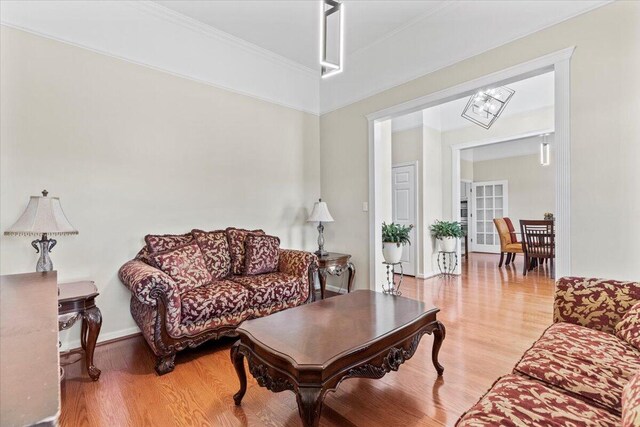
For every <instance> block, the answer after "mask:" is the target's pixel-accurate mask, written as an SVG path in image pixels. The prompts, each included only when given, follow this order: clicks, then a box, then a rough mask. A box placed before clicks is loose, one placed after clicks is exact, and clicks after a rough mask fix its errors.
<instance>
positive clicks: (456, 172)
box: [366, 47, 575, 290]
mask: <svg viewBox="0 0 640 427" xmlns="http://www.w3.org/2000/svg"><path fill="white" fill-rule="evenodd" d="M574 50H575V47H570V48H567V49H563V50H560V51H557V52H554V53H551V54H548V55H545V56H542V57H539V58H536V59H533V60H531V61H528V62H525V63H522V64H518V65H515V66H512V67H510V68H507V69H504V70H502V71H499V72H495V73H493V74H490V75H486V76H484V77H480V78H477V79H475V80H471V81H468V82H466V83H462V84H459V85H457V86H453V87H450V88H447V89H444V90H441V91H439V92H435V93H432V94H430V95H426V96H423V97H420V98H417V99H414V100H411V101H407V102H405V103H403V104H399V105H396V106H393V107H390V108H386V109H384V110H380V111H377V112H374V113H371V114H368V115H367V116H366V117H367V120H368V123H369V126H368V128H369V229H370V245H369V247H370V263H369V268H370V275H371V281H372V287H375V289H377V290H380V289H381V285H382V283H383V282H384V270H383V268H381V266H382V253H381V252H382V251H381V247H382V235H381V230H380V224H381V223H382V222H383V220H386V221H388V220H390V219H391V206H390V205H391V192H390V191H388V190H387V191H383V190H384V189H385V187H386V188H389V187H390V186H391V182H390V180H391V173H390V169H391V165H390V162H389V164H388V166H387V163H386V162H387V161H388V160H386V159H387V158H388V151H389V146H390V140H391V123H390V122H391V119H393V118H396V117H399V116H402V115H406V114H410V113H415V112H417V111H424V110H426V109H428V108H431V107H435V106H438V105H441V104H444V103H447V102H449V101H454V100H457V99H460V98H462V97H470V96H471V95H474V94H476V93H477V91H478V90H479V89H481V88H490V87H497V86H504V85H508V84H511V83H513V82H517V81H520V80H523V79H526V78H529V77H534V76H538V75H541V74H545V73H548V72H550V71H553V72H554V83H553V84H554V89H555V92H554V105H555V110H554V122H555V148H556V152H555V163H554V167H553V170H554V172H555V176H556V179H555V187H556V188H555V190H556V191H555V194H556V199H555V218H556V221H555V223H556V260H557V263H556V265H557V266H556V271H557V274H558V275H559V276H560V275H567V274H570V273H571V256H570V252H571V247H570V235H571V230H570V201H571V198H570V180H569V177H570V154H571V153H570V121H569V113H570V108H569V103H570V61H571V56H572V54H573V51H574ZM551 131H554V129H551ZM536 134H538V132H536ZM489 139H491V138H489ZM435 149H436V150H441V146H436V147H435ZM461 149H463V148H462V147H455V148H454V147H453V146H452V147H451V150H450V151H449V150H442V151H441V152H440V151H437V152H425V156H424V157H425V158H427V157H429V156H430V157H431V158H433V159H440V162H439V166H438V165H431V164H430V165H429V167H427V165H426V164H425V165H423V168H424V174H423V175H424V178H423V181H424V183H425V184H427V183H428V182H430V181H429V180H430V179H431V177H429V176H428V174H429V173H432V172H433V176H436V177H437V176H439V177H440V178H439V179H440V180H442V181H443V184H444V186H445V191H444V192H443V193H445V194H447V196H446V197H447V198H449V196H448V194H450V193H451V192H450V191H448V186H449V185H451V189H452V193H453V197H451V199H450V200H448V201H447V202H446V203H444V202H443V201H442V198H437V196H436V199H437V200H439V202H438V203H439V204H440V205H439V209H440V211H441V212H443V214H442V215H441V216H442V217H443V219H449V220H453V221H459V220H460V187H459V179H460V164H459V162H460V157H459V155H460V150H461ZM432 166H433V167H434V168H435V169H433V170H432V168H431V167H432ZM440 167H442V168H443V170H442V171H447V173H445V174H441V173H439V172H441V171H440V170H438V169H439V168H440ZM445 167H446V169H445ZM386 168H388V169H386ZM385 169H386V171H385ZM448 170H451V173H448ZM450 177H451V178H452V177H457V180H454V179H451V180H450ZM436 179H438V178H436ZM385 180H387V181H386V182H385ZM453 183H455V185H452V184H453ZM440 191H441V192H442V187H441V188H440ZM423 204H424V200H423ZM444 205H446V206H445V207H444V209H443V206H444ZM425 206H426V205H425ZM426 216H427V213H426V209H425V217H426ZM429 223H430V222H429ZM429 223H428V222H423V224H422V227H421V230H419V233H421V234H423V235H424V236H425V239H424V240H425V244H424V246H425V248H426V247H427V244H426V242H427V239H429V240H431V236H430V235H429V234H428V232H427V231H426V228H427V226H428V224H429ZM459 250H460V247H458V256H460V252H459ZM423 257H424V258H425V262H426V261H427V255H426V254H424V255H423ZM425 269H426V268H425ZM459 272H460V269H459V268H458V269H457V271H456V273H459Z"/></svg>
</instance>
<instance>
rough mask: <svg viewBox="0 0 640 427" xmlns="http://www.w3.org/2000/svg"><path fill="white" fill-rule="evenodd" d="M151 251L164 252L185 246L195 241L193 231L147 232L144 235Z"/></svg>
mask: <svg viewBox="0 0 640 427" xmlns="http://www.w3.org/2000/svg"><path fill="white" fill-rule="evenodd" d="M144 241H145V242H147V249H149V252H151V253H154V252H162V251H168V250H169V249H174V248H177V247H178V246H184V245H186V244H189V243H191V242H192V241H193V236H192V235H191V233H185V234H147V235H146V236H144Z"/></svg>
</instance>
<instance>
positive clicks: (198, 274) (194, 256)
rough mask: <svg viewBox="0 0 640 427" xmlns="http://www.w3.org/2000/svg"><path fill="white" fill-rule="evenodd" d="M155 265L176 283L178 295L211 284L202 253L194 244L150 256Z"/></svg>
mask: <svg viewBox="0 0 640 427" xmlns="http://www.w3.org/2000/svg"><path fill="white" fill-rule="evenodd" d="M151 258H152V259H153V262H154V263H155V265H156V266H157V267H158V268H159V269H160V270H162V271H163V272H165V273H166V274H167V275H169V277H171V278H172V279H173V281H174V282H176V285H177V286H178V288H179V290H180V293H182V292H185V291H188V290H190V289H193V288H197V287H200V286H203V285H206V284H207V283H210V282H211V280H212V279H211V274H209V271H208V270H207V266H206V265H205V262H204V257H203V256H202V252H201V251H200V248H199V247H198V245H197V244H196V243H191V244H188V245H185V246H180V247H178V248H175V249H170V250H167V251H164V252H156V253H152V254H151Z"/></svg>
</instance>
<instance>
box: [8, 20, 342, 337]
mask: <svg viewBox="0 0 640 427" xmlns="http://www.w3.org/2000/svg"><path fill="white" fill-rule="evenodd" d="M1 43H2V44H1V48H0V54H1V58H0V62H1V64H0V65H1V69H0V75H1V76H0V92H1V93H2V97H1V105H0V109H1V116H0V121H1V123H2V129H1V134H0V154H1V156H0V157H1V163H0V190H1V196H0V205H1V209H0V229H1V230H6V229H7V228H8V227H9V226H10V225H11V224H13V222H14V221H15V220H16V219H17V218H18V216H19V215H20V214H21V213H22V211H23V210H24V208H25V206H26V204H27V201H28V199H29V196H31V195H38V194H39V192H40V191H41V190H42V189H44V188H46V189H47V190H49V192H50V195H51V196H59V197H60V198H61V202H62V206H63V207H64V209H65V212H66V214H67V216H68V218H69V219H70V221H71V223H72V224H73V225H74V226H75V227H76V228H77V229H78V230H79V231H80V234H79V235H78V236H69V237H60V238H58V239H57V240H58V246H56V248H55V249H54V250H53V252H52V259H53V262H54V266H55V268H56V269H57V270H58V277H59V280H60V281H61V282H65V281H72V280H79V279H91V280H95V282H96V284H97V286H98V289H99V291H100V296H99V297H98V299H97V303H98V305H99V307H100V309H101V310H102V314H103V318H104V323H103V327H102V332H101V334H100V339H101V340H104V339H109V338H114V337H116V336H119V335H121V334H125V333H131V332H134V331H135V330H136V328H135V326H134V322H133V320H132V318H131V315H130V314H129V291H128V290H127V289H126V288H125V287H124V286H123V285H122V284H121V283H120V281H119V280H118V278H117V271H118V268H119V267H120V266H121V265H122V264H123V263H124V262H126V261H127V260H129V259H131V258H132V257H133V256H134V255H135V253H136V252H137V251H138V249H140V247H142V245H143V237H144V235H145V234H147V233H181V232H185V231H189V230H191V229H192V228H202V229H206V230H210V229H217V228H224V227H227V226H232V225H235V226H243V227H249V228H254V227H260V228H263V229H264V230H265V231H267V233H272V234H275V235H277V236H279V237H280V238H281V239H282V246H283V247H290V248H303V249H313V248H314V247H315V243H316V242H315V240H316V230H315V228H314V227H313V226H312V225H309V224H307V223H306V222H305V221H306V215H307V211H308V210H309V209H310V208H311V207H312V206H313V202H314V201H315V200H317V198H318V197H319V196H320V170H319V137H318V117H317V116H314V115H311V114H308V113H303V112H300V111H296V110H293V109H290V108H286V107H282V106H278V105H275V104H272V103H268V102H265V101H260V100H256V99H254V98H251V97H247V96H244V95H239V94H236V93H232V92H228V91H225V90H222V89H218V88H215V87H212V86H209V85H205V84H201V83H196V82H193V81H190V80H186V79H182V78H179V77H175V76H173V75H170V74H166V73H163V72H159V71H155V70H152V69H149V68H146V67H142V66H139V65H135V64H132V63H129V62H125V61H122V60H118V59H114V58H112V57H108V56H104V55H100V54H97V53H94V52H91V51H88V50H84V49H81V48H78V47H74V46H71V45H67V44H64V43H61V42H57V41H53V40H50V39H45V38H42V37H39V36H35V35H32V34H29V33H25V32H22V31H19V30H15V29H11V28H7V27H4V26H3V27H2V29H1ZM330 206H331V205H330ZM333 212H334V216H335V217H336V221H337V222H336V223H337V224H340V221H341V219H342V218H341V212H335V211H333ZM30 240H31V238H26V237H5V236H2V237H1V238H0V248H1V252H2V257H1V260H0V270H1V272H2V274H10V273H18V272H28V271H33V270H34V269H35V263H36V260H37V255H36V253H35V251H34V250H33V248H32V247H31V245H30V244H29V242H30ZM78 336H79V333H78V331H77V330H73V331H71V333H70V335H69V336H68V337H69V338H67V339H65V342H64V344H65V346H66V345H68V344H69V340H74V342H75V344H76V345H77V339H78Z"/></svg>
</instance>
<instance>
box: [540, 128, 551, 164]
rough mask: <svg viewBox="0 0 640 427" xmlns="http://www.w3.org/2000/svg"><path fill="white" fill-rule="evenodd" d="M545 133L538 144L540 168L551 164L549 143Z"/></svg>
mask: <svg viewBox="0 0 640 427" xmlns="http://www.w3.org/2000/svg"><path fill="white" fill-rule="evenodd" d="M548 135H549V134H547V133H545V134H544V135H542V142H541V143H540V164H541V165H542V166H549V165H550V164H551V158H550V156H549V154H550V153H549V142H547V136H548Z"/></svg>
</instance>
